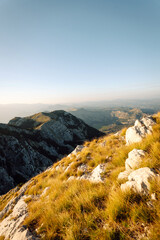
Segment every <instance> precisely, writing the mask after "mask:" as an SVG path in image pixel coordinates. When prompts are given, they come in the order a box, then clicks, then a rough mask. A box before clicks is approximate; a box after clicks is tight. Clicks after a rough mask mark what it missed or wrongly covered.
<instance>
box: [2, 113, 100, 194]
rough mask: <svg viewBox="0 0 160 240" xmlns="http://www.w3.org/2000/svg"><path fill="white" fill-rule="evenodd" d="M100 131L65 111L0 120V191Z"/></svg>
mask: <svg viewBox="0 0 160 240" xmlns="http://www.w3.org/2000/svg"><path fill="white" fill-rule="evenodd" d="M102 135H104V134H103V133H101V132H99V131H98V130H96V129H94V128H92V127H90V126H88V125H87V124H85V123H84V122H83V121H82V120H80V119H77V118H76V117H74V116H73V115H71V114H70V113H67V112H65V111H54V112H51V113H38V114H35V115H33V116H30V117H26V118H19V117H17V118H14V119H12V120H11V121H10V122H9V124H0V194H3V193H6V192H7V191H9V190H10V189H11V188H13V187H15V186H16V185H17V184H19V183H24V182H26V181H27V180H29V179H30V178H31V177H33V176H35V175H37V174H38V173H40V172H42V171H44V170H45V169H46V168H47V167H49V166H51V165H52V164H53V163H54V162H56V161H58V160H59V159H61V158H62V157H63V156H64V155H66V154H69V153H70V152H71V151H72V150H73V149H74V148H75V146H76V145H77V144H81V143H83V141H85V140H87V139H88V140H89V139H93V138H95V137H99V136H102Z"/></svg>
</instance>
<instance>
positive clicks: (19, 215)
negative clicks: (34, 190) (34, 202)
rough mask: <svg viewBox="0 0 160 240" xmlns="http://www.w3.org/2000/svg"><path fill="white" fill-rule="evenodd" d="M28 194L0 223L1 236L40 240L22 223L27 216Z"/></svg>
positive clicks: (12, 238) (13, 239) (15, 239)
mask: <svg viewBox="0 0 160 240" xmlns="http://www.w3.org/2000/svg"><path fill="white" fill-rule="evenodd" d="M25 198H26V196H24V197H22V198H21V199H20V200H19V201H18V202H17V204H16V205H15V206H14V208H13V212H12V213H11V214H10V215H9V216H8V217H6V218H5V219H4V220H3V221H2V222H1V223H0V236H5V238H4V239H6V240H7V239H10V240H17V239H18V240H38V239H40V238H38V237H34V236H33V235H32V233H31V232H30V231H29V229H28V228H26V227H25V226H23V225H22V223H23V221H24V219H25V218H26V217H27V214H28V212H27V204H26V203H25Z"/></svg>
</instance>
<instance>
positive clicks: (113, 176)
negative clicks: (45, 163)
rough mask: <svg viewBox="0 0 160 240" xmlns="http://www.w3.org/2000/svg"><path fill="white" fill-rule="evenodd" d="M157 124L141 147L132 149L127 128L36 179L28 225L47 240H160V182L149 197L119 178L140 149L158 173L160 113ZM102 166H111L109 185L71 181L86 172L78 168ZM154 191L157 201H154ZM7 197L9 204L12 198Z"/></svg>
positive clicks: (146, 162)
mask: <svg viewBox="0 0 160 240" xmlns="http://www.w3.org/2000/svg"><path fill="white" fill-rule="evenodd" d="M155 120H156V122H157V124H156V125H155V126H154V127H153V134H152V135H148V136H147V137H146V138H145V139H144V140H143V141H142V142H140V143H136V144H131V145H129V146H126V143H125V138H124V136H125V131H126V129H124V130H122V131H121V132H119V134H116V135H109V136H105V137H102V138H100V139H95V140H93V141H91V142H85V144H84V146H85V148H84V149H83V150H82V151H81V152H79V153H77V154H76V155H70V156H66V157H65V158H63V159H62V160H61V161H60V162H57V163H56V164H54V165H53V167H52V168H51V169H49V170H47V171H45V172H43V173H41V174H40V175H38V176H36V177H34V178H33V179H32V182H31V184H30V186H29V187H28V189H27V191H26V195H28V196H29V197H28V198H27V199H26V202H27V204H28V209H29V215H28V217H27V218H26V219H25V222H24V224H25V225H27V226H28V227H29V229H30V230H31V231H33V232H34V231H35V230H36V233H37V234H38V235H40V236H41V239H46V240H51V239H52V240H82V239H83V240H90V239H93V240H97V239H102V240H103V239H104V240H105V239H107V240H111V239H112V240H118V239H126V240H130V239H135V240H136V239H144V240H145V239H150V240H153V239H154V240H158V239H160V228H159V226H160V179H159V180H158V181H155V182H152V183H151V191H150V193H149V194H148V195H146V196H141V195H139V194H137V193H134V192H132V191H127V192H122V191H121V190H120V182H119V181H118V180H117V176H118V174H119V173H120V172H121V171H123V170H124V163H125V160H126V158H127V156H128V153H129V152H130V151H131V150H133V149H134V148H138V149H142V150H145V151H146V153H147V154H146V156H145V158H144V159H143V162H142V167H143V166H145V167H146V166H148V167H151V168H154V169H155V171H157V173H158V170H159V169H160V114H157V115H155ZM100 163H106V170H105V172H104V176H105V181H104V183H91V182H89V181H85V180H81V181H79V180H76V179H73V180H72V181H67V179H68V178H69V177H70V176H74V177H77V176H81V175H82V174H83V171H82V170H77V168H78V166H81V165H82V164H86V165H87V166H88V169H87V171H88V172H91V171H92V170H93V169H94V168H95V167H96V166H97V165H99V164H100ZM68 166H69V168H68V170H67V171H65V169H66V167H68ZM47 187H48V188H47ZM46 188H47V189H46ZM44 190H46V191H45V192H44ZM153 193H154V194H155V196H156V200H152V198H151V194H153ZM5 196H6V197H4V200H5V199H9V198H10V196H9V195H8V196H7V195H5ZM0 200H1V199H0ZM2 239H3V238H2Z"/></svg>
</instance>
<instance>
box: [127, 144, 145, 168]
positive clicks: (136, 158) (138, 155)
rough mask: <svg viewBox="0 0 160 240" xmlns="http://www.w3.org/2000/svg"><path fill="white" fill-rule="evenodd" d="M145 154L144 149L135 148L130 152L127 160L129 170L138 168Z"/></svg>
mask: <svg viewBox="0 0 160 240" xmlns="http://www.w3.org/2000/svg"><path fill="white" fill-rule="evenodd" d="M144 156H145V152H144V151H143V150H138V149H133V150H132V151H131V152H129V154H128V158H127V159H126V161H125V168H126V170H127V171H129V170H133V169H135V168H138V167H139V165H140V163H141V162H142V158H143V157H144Z"/></svg>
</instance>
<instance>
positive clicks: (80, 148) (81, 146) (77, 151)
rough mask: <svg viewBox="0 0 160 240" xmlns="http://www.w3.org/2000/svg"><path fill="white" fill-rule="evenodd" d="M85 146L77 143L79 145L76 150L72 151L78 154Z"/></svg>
mask: <svg viewBox="0 0 160 240" xmlns="http://www.w3.org/2000/svg"><path fill="white" fill-rule="evenodd" d="M83 148H84V146H83V145H77V147H76V148H75V149H74V151H73V152H72V154H75V155H76V154H77V153H79V152H81V151H82V149H83Z"/></svg>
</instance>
